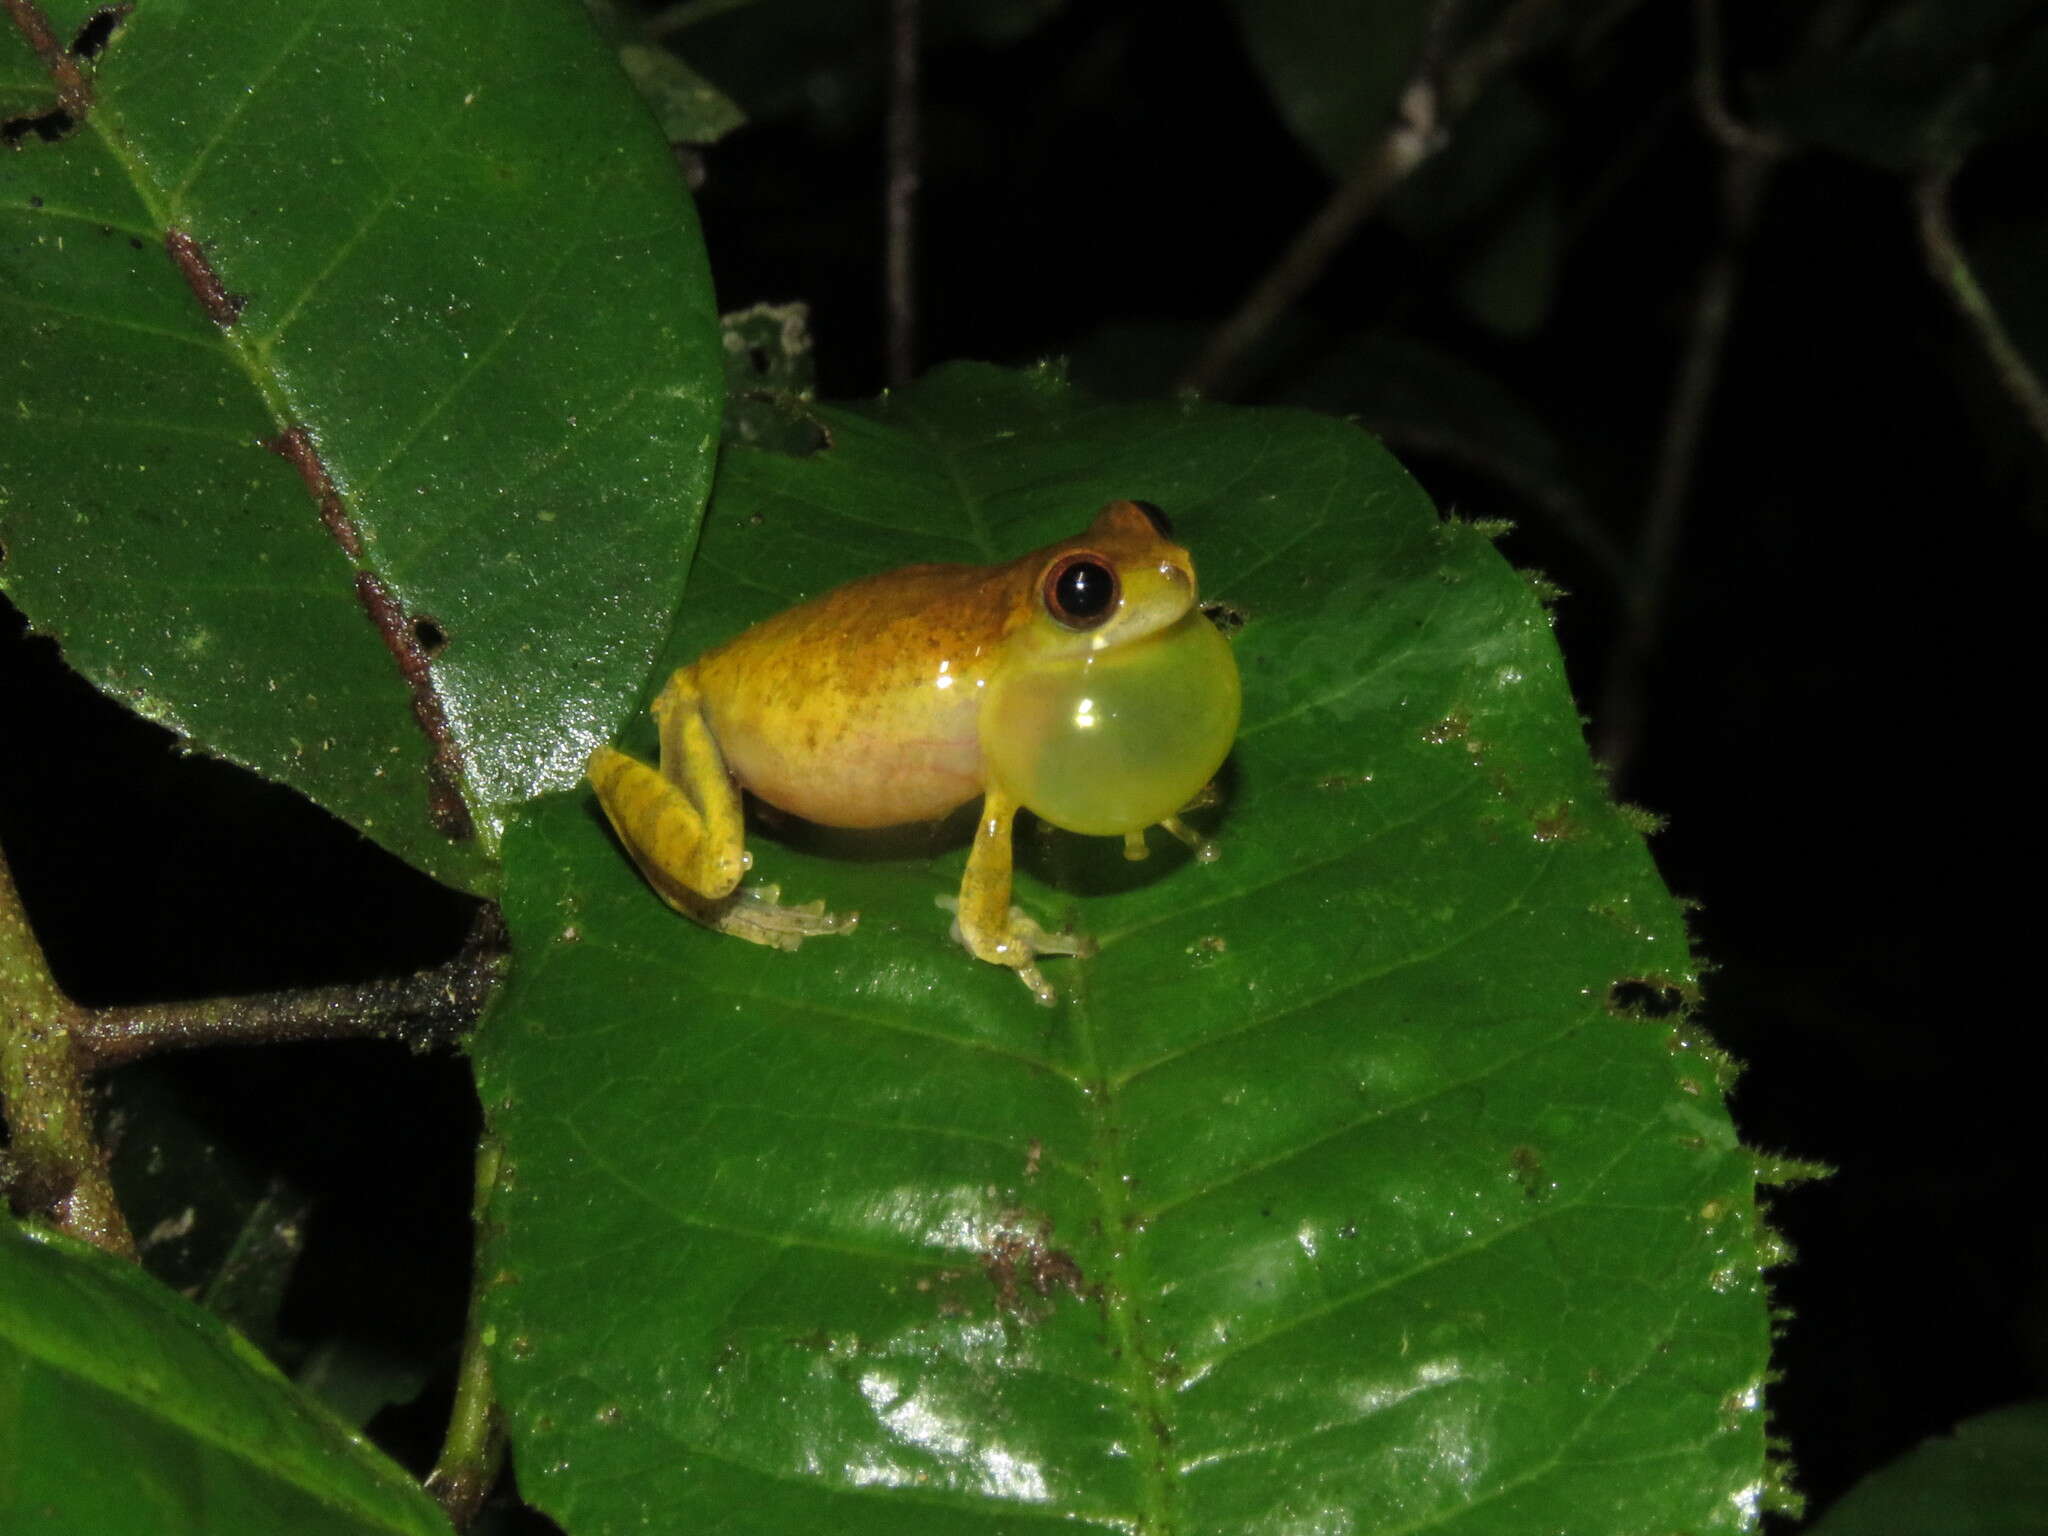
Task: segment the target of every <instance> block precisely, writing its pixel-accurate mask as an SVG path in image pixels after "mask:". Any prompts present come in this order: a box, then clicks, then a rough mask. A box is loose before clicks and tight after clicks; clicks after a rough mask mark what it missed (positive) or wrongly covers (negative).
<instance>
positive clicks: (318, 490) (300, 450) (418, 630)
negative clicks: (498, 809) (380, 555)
mask: <svg viewBox="0 0 2048 1536" xmlns="http://www.w3.org/2000/svg"><path fill="white" fill-rule="evenodd" d="M194 249H195V250H196V249H197V247H194ZM263 446H264V447H265V448H268V449H269V450H270V451H271V452H272V453H274V454H276V455H277V456H278V457H280V458H282V459H284V460H286V461H287V462H289V463H290V464H291V466H292V467H293V468H294V469H296V470H297V471H298V472H299V478H300V479H301V480H303V481H304V482H305V485H306V491H307V493H308V494H309V495H311V496H312V498H313V505H314V506H315V507H316V508H317V509H318V511H319V513H320V522H321V524H322V526H324V527H325V528H326V529H327V532H328V533H329V535H331V536H332V538H333V539H334V542H335V543H336V544H338V545H340V546H341V552H342V553H343V554H345V555H347V556H348V558H349V560H350V562H351V563H352V564H354V565H355V567H356V576H355V586H356V600H357V601H358V602H360V603H361V604H362V605H363V611H364V612H365V613H366V614H368V615H369V617H370V622H371V623H372V624H374V625H376V627H377V634H378V636H379V638H381V639H382V640H383V642H384V648H385V649H386V650H387V651H389V652H390V653H391V658H392V660H394V661H395V662H397V663H398V674H399V676H400V677H402V678H404V679H405V684H406V687H407V688H408V689H409V690H410V692H411V694H412V713H413V719H414V720H415V721H416V722H418V724H419V728H420V732H421V734H422V735H424V736H425V737H426V738H427V742H428V744H429V746H430V747H431V748H432V753H431V755H430V756H429V758H428V761H427V816H428V819H429V820H431V821H432V822H433V824H434V827H435V830H437V831H438V832H440V834H441V835H442V836H443V837H446V838H448V839H449V840H450V841H453V842H460V841H462V840H463V839H465V838H469V837H472V836H474V835H475V832H476V828H475V826H474V824H473V823H472V822H471V820H470V815H469V802H468V801H467V800H465V799H464V798H463V794H462V749H461V748H460V747H459V746H458V745H457V744H456V740H455V732H454V729H453V727H451V726H450V724H449V723H448V710H447V707H446V706H445V705H444V704H443V703H442V702H441V693H440V689H439V688H438V687H437V686H436V685H435V683H434V673H433V668H432V666H431V662H432V660H433V658H434V656H435V655H437V654H438V653H439V651H440V650H441V648H442V647H444V646H445V645H446V644H447V642H448V635H447V632H446V631H445V630H444V629H442V628H441V625H440V623H439V621H437V620H435V619H433V618H431V617H429V616H427V615H425V614H421V615H419V616H417V617H416V618H410V619H409V618H408V616H407V615H406V612H405V608H404V605H403V604H401V603H400V602H399V600H398V598H397V597H396V596H395V595H394V594H393V593H392V591H391V589H390V587H388V586H387V585H385V582H384V579H383V578H382V577H381V576H379V575H378V574H377V573H376V572H375V571H372V570H369V569H366V568H365V566H364V564H363V561H364V548H363V539H362V535H361V534H360V533H359V532H357V530H356V526H355V522H354V520H353V519H351V518H350V517H349V515H348V508H347V506H346V505H345V504H344V503H343V501H342V499H341V493H340V492H339V491H337V490H336V489H335V488H334V480H333V477H332V476H330V475H329V474H328V473H327V465H326V463H325V462H324V461H323V460H322V459H321V457H320V449H319V445H318V444H316V443H315V442H314V441H313V434H312V432H311V431H310V430H308V429H307V428H306V426H305V425H304V424H303V423H301V424H299V425H296V426H293V427H289V428H287V429H286V430H285V431H283V432H281V433H280V434H278V435H277V436H276V437H274V438H271V439H269V440H268V441H267V442H265V443H264V444H263Z"/></svg>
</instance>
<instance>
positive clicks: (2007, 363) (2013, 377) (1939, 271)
mask: <svg viewBox="0 0 2048 1536" xmlns="http://www.w3.org/2000/svg"><path fill="white" fill-rule="evenodd" d="M1954 179H1955V167H1954V166H1944V167H1941V168H1938V169H1935V170H1931V171H1928V172H1927V173H1925V174H1924V175H1922V176H1921V177H1920V178H1919V179H1918V180H1917V181H1915V182H1914V184H1913V208H1914V211H1915V213H1916V214H1917V215H1918V223H1919V226H1920V249H1921V251H1922V252H1923V253H1924V254H1925V256H1926V258H1927V270H1928V271H1929V272H1931V273H1933V274H1934V280H1935V282H1936V283H1938V284H1939V285H1940V286H1941V290H1942V291H1943V292H1944V293H1946V294H1947V295H1948V297H1949V301H1950V302H1951V303H1952V304H1954V305H1955V309H1956V313H1957V314H1958V315H1960V316H1962V319H1963V324H1965V325H1966V326H1968V327H1969V328H1970V334H1971V335H1972V336H1973V337H1975V338H1976V342H1977V345H1978V346H1980V347H1982V348H1983V349H1984V356H1985V358H1986V360H1987V361H1989V362H1990V364H1991V371H1992V374H1993V375H1994V376H1995V377H1996V378H1997V379H1998V382H1999V384H2000V385H2002V386H2003V387H2004V389H2005V392H2006V394H2008V395H2010V396H2011V397H2012V402H2013V404H2014V405H2016V406H2018V407H2019V410H2020V415H2021V416H2022V417H2024V418H2025V419H2026V423H2027V425H2028V426H2029V427H2030V428H2032V429H2033V433H2034V435H2035V437H2037V438H2039V439H2040V441H2041V443H2042V445H2043V446H2044V447H2048V389H2044V388H2043V387H2042V384H2041V376H2040V375H2039V374H2037V373H2035V372H2034V370H2033V368H2032V366H2031V365H2029V363H2028V362H2027V359H2026V355H2025V354H2024V353H2022V352H2021V351H2020V349H2019V347H2018V346H2017V345H2016V344H2015V343H2014V342H2013V339H2012V337H2011V335H2010V334H2009V333H2008V332H2007V331H2006V329H2005V325H2004V323H2003V322H2002V321H2000V320H1999V318H1998V311H1997V310H1996V309H1995V308H1993V307H1992V303H1991V297H1990V295H1989V294H1987V293H1985V291H1984V288H1983V285H1982V284H1980V283H1979V282H1978V281H1977V274H1976V271H1975V269H1974V268H1972V267H1971V265H1970V259H1969V257H1968V256H1967V255H1965V254H1964V252H1963V245H1962V242H1961V241H1960V240H1958V239H1957V238H1956V231H1955V225H1954V223H1953V222H1952V221H1951V220H1950V218H1949V203H1948V189H1949V184H1950V182H1952V181H1953V180H1954Z"/></svg>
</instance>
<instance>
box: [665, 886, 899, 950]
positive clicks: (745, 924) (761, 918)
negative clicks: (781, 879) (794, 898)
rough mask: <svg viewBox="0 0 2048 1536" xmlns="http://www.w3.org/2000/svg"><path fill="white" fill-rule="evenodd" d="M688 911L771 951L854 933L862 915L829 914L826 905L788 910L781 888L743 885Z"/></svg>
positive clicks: (811, 904) (709, 924)
mask: <svg viewBox="0 0 2048 1536" xmlns="http://www.w3.org/2000/svg"><path fill="white" fill-rule="evenodd" d="M688 910H689V915H690V916H691V917H693V918H695V919H696V920H697V921H698V922H700V923H702V924H703V925H704V926H705V927H706V928H715V929H717V930H718V932H720V933H729V934H731V935H732V936H733V937H734V938H737V939H745V940H746V941H747V942H748V943H749V944H765V945H767V946H768V947H769V948H771V949H797V948H800V947H801V946H802V944H803V942H804V940H805V939H817V938H823V937H825V936H826V935H827V934H833V933H851V932H853V930H854V928H855V927H856V926H858V924H859V923H860V914H859V913H858V912H827V911H826V910H825V903H824V902H822V901H806V902H803V903H800V904H791V905H788V906H785V905H784V904H783V902H782V887H781V886H778V885H743V886H741V887H740V888H739V889H738V890H736V891H734V892H733V893H732V894H731V895H730V896H721V897H719V898H718V900H716V901H704V900H702V899H701V898H694V899H692V900H691V903H690V907H689V909H688Z"/></svg>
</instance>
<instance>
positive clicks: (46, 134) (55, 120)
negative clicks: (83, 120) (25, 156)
mask: <svg viewBox="0 0 2048 1536" xmlns="http://www.w3.org/2000/svg"><path fill="white" fill-rule="evenodd" d="M77 126H78V119H77V118H75V117H73V116H72V115H71V114H70V113H69V112H66V111H65V110H64V109H63V108H62V107H52V108H51V109H50V110H49V111H47V112H26V113H23V114H22V115H21V116H20V117H10V118H8V119H7V120H6V121H5V122H0V144H5V145H6V146H7V147H8V148H10V149H19V148H20V147H21V146H22V145H23V144H24V143H26V142H27V141H28V140H29V138H30V137H34V138H36V139H37V140H39V141H40V142H42V143H44V144H55V143H56V142H57V141H58V140H59V139H62V138H64V137H66V136H67V135H69V134H70V132H71V130H72V129H74V128H76V127H77Z"/></svg>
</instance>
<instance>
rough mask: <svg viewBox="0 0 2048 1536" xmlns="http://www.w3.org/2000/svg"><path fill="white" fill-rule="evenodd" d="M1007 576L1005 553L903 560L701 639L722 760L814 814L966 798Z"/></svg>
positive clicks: (766, 791)
mask: <svg viewBox="0 0 2048 1536" xmlns="http://www.w3.org/2000/svg"><path fill="white" fill-rule="evenodd" d="M1010 589H1011V567H1009V566H970V565H918V566H910V567H907V568H906V569H903V570H897V571H890V572H887V573H886V574H883V575H880V576H870V577H867V578H865V579H863V580H860V581H855V582H850V583H848V584H847V585H845V586H843V587H837V588H835V589H833V590H832V591H830V592H827V593H824V594H823V595H822V596H819V597H816V598H813V599H812V600H811V601H810V602H807V603H803V604H801V605H799V606H798V607H795V608H791V609H788V610H787V611H785V612H783V613H779V614H776V615H775V616H774V617H773V618H770V619H765V620H763V621H762V622H761V623H759V624H757V625H755V626H754V627H753V628H752V629H749V630H747V631H746V632H745V633H744V634H741V635H738V636H736V637H735V638H734V639H732V640H729V641H727V642H726V643H725V644H723V645H721V646H718V647H717V648H716V649H714V650H711V651H707V652H706V653H705V654H704V655H703V656H702V657H700V658H699V659H698V660H697V662H696V664H695V666H694V667H693V668H692V672H693V675H694V677H695V680H696V683H697V686H698V689H699V691H700V693H701V695H702V697H703V701H704V711H705V715H706V718H707V719H708V721H709V722H710V725H711V730H712V734H713V735H714V736H715V737H716V738H717V741H718V745H719V750H720V751H721V752H722V753H723V754H724V756H725V761H726V766H727V767H728V768H730V769H731V770H732V773H733V776H734V777H735V778H736V779H738V780H739V782H740V784H741V785H742V786H743V787H744V788H746V789H748V790H750V791H751V792H752V793H754V794H755V795H758V796H759V797H760V798H761V799H763V800H765V801H767V802H768V803H769V804H770V805H773V806H776V807H778V808H779V809H781V810H784V811H787V812H790V813H791V814H793V815H797V816H802V817H804V818H805V819H806V820H808V821H815V822H819V823H821V824H823V825H825V826H833V827H885V826H896V825H899V824H901V823H903V822H909V821H925V820H932V819H936V818H938V817H941V816H944V815H946V814H947V813H948V812H950V811H952V810H954V809H955V808H956V807H958V806H960V805H962V804H964V803H965V802H967V801H968V800H971V799H972V798H974V796H976V795H977V794H979V793H980V792H981V790H982V786H983V782H984V780H983V772H982V760H981V743H980V738H979V733H978V728H977V727H978V720H979V706H980V694H981V691H982V688H983V686H984V685H985V684H986V682H987V680H988V676H989V671H990V668H991V667H992V666H993V665H994V663H995V660H996V657H997V655H998V652H999V648H1000V645H1001V641H1002V638H1003V632H1004V628H1005V625H1006V623H1007V621H1008V614H1009V610H1010Z"/></svg>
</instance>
